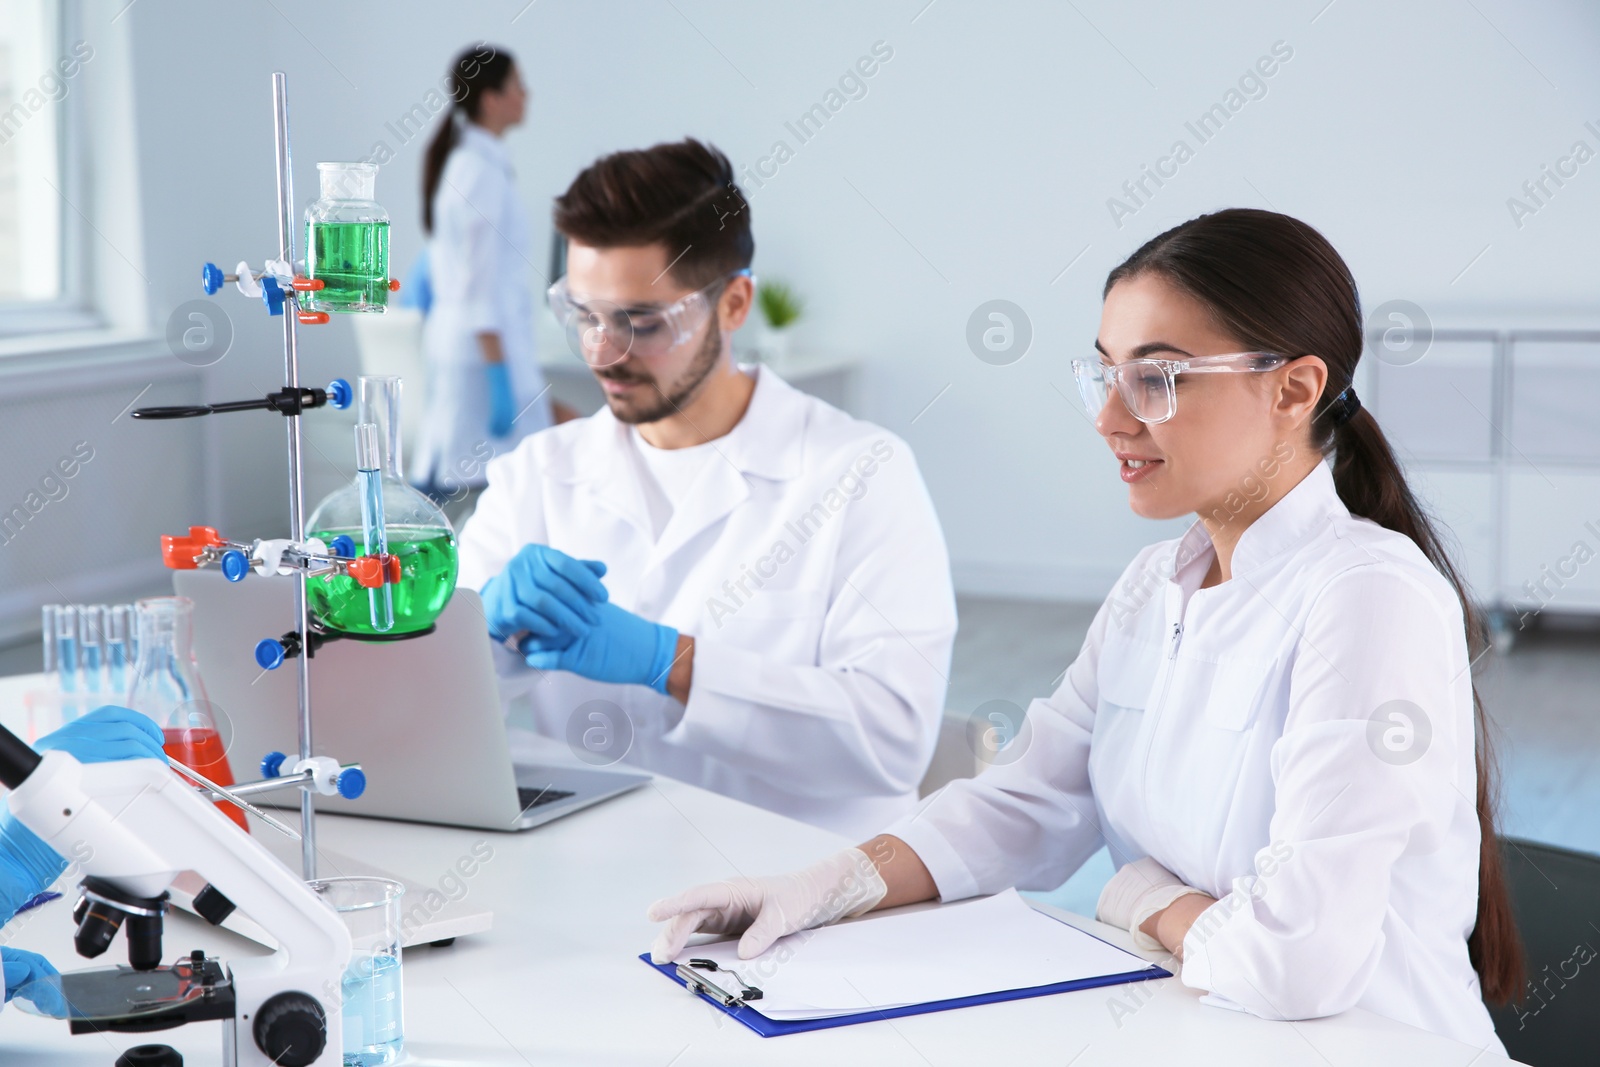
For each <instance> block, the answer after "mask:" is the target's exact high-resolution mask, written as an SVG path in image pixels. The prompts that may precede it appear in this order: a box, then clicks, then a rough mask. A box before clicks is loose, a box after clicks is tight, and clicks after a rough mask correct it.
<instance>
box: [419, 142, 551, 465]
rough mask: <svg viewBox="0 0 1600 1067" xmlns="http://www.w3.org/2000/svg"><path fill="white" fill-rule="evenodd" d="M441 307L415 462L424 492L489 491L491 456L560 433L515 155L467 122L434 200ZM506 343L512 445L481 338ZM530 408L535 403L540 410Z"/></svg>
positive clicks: (433, 249) (431, 248) (435, 318)
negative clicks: (553, 429) (494, 411)
mask: <svg viewBox="0 0 1600 1067" xmlns="http://www.w3.org/2000/svg"><path fill="white" fill-rule="evenodd" d="M428 260H429V264H430V270H431V276H432V282H433V293H434V299H433V307H432V308H431V309H430V310H429V312H428V318H427V322H426V324H425V325H424V326H423V333H422V345H423V352H424V354H425V356H426V357H427V361H428V388H427V414H426V418H425V421H424V423H423V425H422V427H421V433H420V434H419V436H418V447H417V454H416V455H415V456H413V457H412V467H411V474H410V477H411V480H412V481H413V482H415V483H417V484H418V485H426V484H428V483H429V482H430V481H431V482H433V483H434V484H437V485H440V486H443V487H447V488H453V487H455V486H461V485H467V486H480V485H482V484H483V481H484V473H483V472H484V466H485V460H486V458H487V457H488V456H490V455H492V454H495V453H499V452H504V451H506V450H507V449H509V448H511V447H512V446H514V445H515V444H516V442H517V441H518V440H520V439H521V438H523V437H526V436H527V435H529V434H531V433H535V432H537V431H539V430H542V429H544V428H545V427H546V426H549V425H550V404H549V400H548V397H546V398H542V399H540V400H539V402H538V403H534V400H535V398H537V397H539V395H540V393H542V392H543V391H544V388H545V385H544V374H543V372H542V371H541V370H540V369H539V362H538V359H537V358H536V355H535V351H534V327H533V315H534V302H533V301H534V295H533V289H532V284H531V276H532V273H533V272H532V269H531V267H530V264H531V262H532V260H533V245H532V241H531V239H530V236H529V227H528V214H527V211H526V210H525V209H524V208H523V205H522V199H521V197H519V196H518V195H517V189H516V184H515V182H514V174H513V172H512V169H511V156H510V154H509V153H508V152H507V150H506V146H505V143H504V142H503V141H502V140H501V139H500V138H498V137H496V136H494V135H493V134H491V133H489V132H488V131H487V130H484V129H483V128H482V127H479V126H475V125H473V124H472V123H470V122H469V123H464V124H463V126H462V130H461V140H460V142H459V143H458V144H457V145H456V147H455V150H454V151H452V152H451V153H450V158H449V159H448V160H447V161H446V163H445V167H444V173H443V177H442V178H441V180H440V182H439V188H438V190H437V191H436V192H435V193H434V198H433V236H432V238H431V239H430V240H429V242H428ZM490 331H492V332H494V333H498V334H499V335H500V345H501V350H502V352H503V353H504V357H505V362H506V366H507V367H508V369H509V371H510V376H511V385H512V397H513V402H514V405H515V408H514V410H515V411H517V412H520V413H521V414H520V415H519V416H518V417H517V419H516V421H515V422H514V423H513V424H512V426H511V432H510V433H509V434H508V435H506V436H505V437H491V436H490V434H489V385H488V376H487V374H486V372H485V371H484V362H483V349H482V347H481V345H480V344H479V343H478V334H480V333H483V332H490ZM529 405H532V406H531V407H530V406H529Z"/></svg>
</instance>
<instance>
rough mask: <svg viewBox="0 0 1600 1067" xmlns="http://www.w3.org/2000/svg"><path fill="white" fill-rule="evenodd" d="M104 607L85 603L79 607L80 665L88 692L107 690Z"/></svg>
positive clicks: (85, 688) (85, 689)
mask: <svg viewBox="0 0 1600 1067" xmlns="http://www.w3.org/2000/svg"><path fill="white" fill-rule="evenodd" d="M104 617H105V616H104V608H102V607H101V606H100V605H98V604H84V605H81V606H80V607H79V608H78V646H79V655H78V665H79V667H80V668H81V674H82V678H83V689H84V692H86V693H99V692H103V691H104V690H105V676H104V665H105V656H104V655H103V652H104V648H105V646H104V641H103V638H102V634H103V630H102V626H103V623H102V620H103V619H104Z"/></svg>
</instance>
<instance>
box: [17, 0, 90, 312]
mask: <svg viewBox="0 0 1600 1067" xmlns="http://www.w3.org/2000/svg"><path fill="white" fill-rule="evenodd" d="M54 3H55V5H56V13H55V14H56V17H55V20H54V21H55V28H54V34H55V40H54V41H52V42H49V50H50V51H52V52H53V53H54V55H53V57H52V60H51V61H52V62H54V61H55V59H58V58H59V57H60V56H62V55H65V54H66V50H67V49H68V48H69V47H70V46H71V43H72V42H74V41H76V40H78V39H79V36H80V35H79V32H78V31H79V30H80V29H81V26H82V18H81V16H82V12H81V11H80V9H79V2H78V0H54ZM79 76H80V77H81V73H80V75H79ZM83 96H84V93H83V90H82V88H81V86H76V85H74V86H71V87H70V88H69V89H68V91H67V94H66V96H64V97H62V99H61V100H60V101H58V102H57V103H56V105H55V106H56V108H57V112H56V174H57V177H58V179H59V183H58V188H59V189H60V191H61V203H60V204H58V210H59V211H60V213H61V214H60V242H61V247H60V258H61V278H60V285H61V292H60V294H59V295H58V296H56V297H55V298H53V299H49V300H0V341H12V340H17V339H20V338H27V337H42V336H47V335H49V334H55V333H62V332H68V331H79V330H94V329H101V328H104V327H105V325H106V321H105V317H104V316H103V315H102V314H101V312H100V310H99V308H98V306H97V304H96V301H95V300H94V299H93V293H92V287H91V278H92V277H93V269H94V263H93V260H92V258H91V255H92V253H91V248H90V244H89V236H90V233H91V230H92V228H93V227H92V225H91V224H90V223H89V222H88V220H87V219H86V218H85V217H84V215H83V211H84V206H83V205H85V204H86V203H88V201H89V193H90V184H89V167H90V156H89V152H88V148H87V145H86V143H85V140H84V136H83V133H84V129H85V115H84V110H83Z"/></svg>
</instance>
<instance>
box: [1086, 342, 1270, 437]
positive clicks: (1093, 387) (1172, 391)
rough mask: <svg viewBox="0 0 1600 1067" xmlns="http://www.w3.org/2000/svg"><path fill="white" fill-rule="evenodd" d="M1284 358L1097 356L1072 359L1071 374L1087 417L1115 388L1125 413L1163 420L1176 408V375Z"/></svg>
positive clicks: (1259, 365) (1257, 367) (1263, 366)
mask: <svg viewBox="0 0 1600 1067" xmlns="http://www.w3.org/2000/svg"><path fill="white" fill-rule="evenodd" d="M1287 362H1289V357H1288V356H1282V355H1279V354H1278V353H1276V352H1230V353H1228V354H1227V355H1222V356H1196V357H1194V358H1193V359H1130V360H1128V361H1127V362H1126V363H1116V364H1107V363H1102V362H1101V361H1100V360H1098V359H1094V360H1088V359H1075V360H1073V361H1072V375H1073V377H1075V378H1076V379H1077V380H1078V393H1079V395H1081V396H1082V397H1083V406H1084V407H1086V408H1088V409H1089V417H1090V418H1096V417H1098V416H1099V414H1100V409H1101V408H1103V407H1105V406H1106V397H1107V395H1108V391H1109V390H1110V389H1112V388H1114V389H1116V391H1117V396H1119V397H1121V398H1122V403H1123V405H1124V406H1125V407H1126V408H1127V409H1128V413H1129V414H1131V415H1132V416H1133V417H1134V418H1136V419H1138V420H1139V421H1140V422H1148V423H1157V422H1166V421H1167V420H1168V419H1170V418H1172V416H1173V415H1174V414H1176V413H1177V410H1178V390H1177V381H1178V375H1180V374H1231V373H1247V372H1253V371H1268V370H1273V369H1274V368H1277V367H1281V366H1283V365H1284V364H1285V363H1287Z"/></svg>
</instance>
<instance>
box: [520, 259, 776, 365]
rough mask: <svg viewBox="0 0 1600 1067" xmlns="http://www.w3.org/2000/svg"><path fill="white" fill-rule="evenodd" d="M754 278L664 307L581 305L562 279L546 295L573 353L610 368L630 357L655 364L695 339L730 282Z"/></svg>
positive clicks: (720, 280)
mask: <svg viewBox="0 0 1600 1067" xmlns="http://www.w3.org/2000/svg"><path fill="white" fill-rule="evenodd" d="M740 275H745V276H746V277H749V276H751V275H750V269H749V268H748V267H746V268H745V269H744V270H738V271H734V272H733V273H732V274H729V275H727V276H726V277H722V278H718V279H717V280H716V281H714V282H712V283H711V284H710V285H707V286H704V287H702V288H699V289H696V290H695V291H694V292H692V293H689V294H687V295H685V296H683V297H681V298H679V299H678V300H675V301H673V302H672V303H671V304H668V305H667V306H665V307H648V306H645V307H633V308H623V307H619V306H618V305H616V304H614V303H612V302H611V301H609V300H579V299H577V298H575V297H574V296H573V295H572V293H571V291H570V290H569V289H568V288H567V279H566V278H562V279H561V280H560V281H558V282H556V283H555V284H554V285H552V286H551V287H550V289H549V290H548V292H547V293H546V296H547V297H548V298H549V300H550V310H551V311H553V312H555V316H556V321H557V322H559V323H561V325H562V327H563V328H564V329H565V330H566V331H567V343H568V344H569V345H570V346H571V347H572V351H573V352H574V353H575V354H576V355H578V356H579V357H580V358H581V359H582V360H583V361H584V362H585V363H587V364H589V365H590V366H591V367H608V366H610V365H611V364H613V363H620V362H621V361H622V360H624V359H626V358H627V357H629V356H634V357H637V358H639V359H655V358H657V357H659V356H664V355H666V354H667V353H668V352H670V351H671V350H672V349H674V348H676V347H677V346H678V345H681V344H683V342H685V341H687V340H688V339H689V338H691V337H693V336H694V335H695V334H696V333H697V332H698V331H699V329H700V327H701V326H703V325H705V323H706V320H707V319H709V318H710V317H711V312H712V309H713V307H714V305H715V301H716V297H717V296H720V295H721V293H722V288H723V286H725V285H727V283H728V281H729V279H732V278H737V277H739V276H740Z"/></svg>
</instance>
